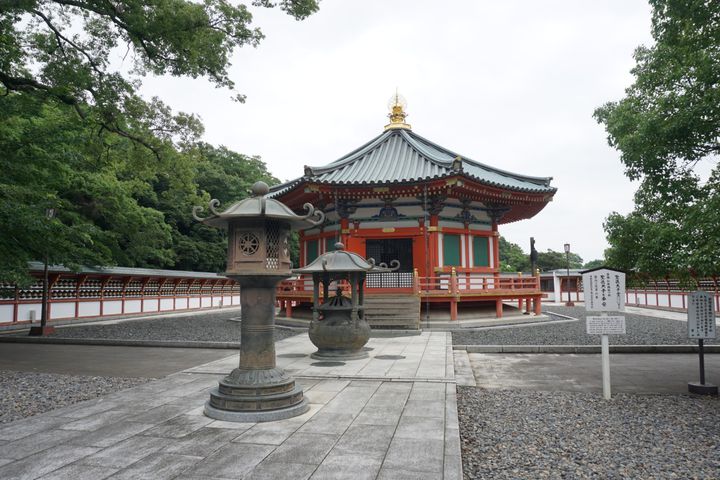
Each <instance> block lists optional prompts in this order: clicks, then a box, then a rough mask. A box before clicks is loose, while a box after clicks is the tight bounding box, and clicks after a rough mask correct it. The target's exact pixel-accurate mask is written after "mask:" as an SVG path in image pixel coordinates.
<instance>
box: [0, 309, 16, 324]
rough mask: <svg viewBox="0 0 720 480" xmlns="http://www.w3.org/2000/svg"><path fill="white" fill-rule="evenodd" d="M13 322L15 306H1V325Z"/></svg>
mask: <svg viewBox="0 0 720 480" xmlns="http://www.w3.org/2000/svg"><path fill="white" fill-rule="evenodd" d="M12 321H13V306H12V305H0V323H10V322H12Z"/></svg>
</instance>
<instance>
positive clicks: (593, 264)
mask: <svg viewBox="0 0 720 480" xmlns="http://www.w3.org/2000/svg"><path fill="white" fill-rule="evenodd" d="M606 263H607V262H606V261H605V260H602V259H600V258H598V259H595V260H590V261H589V262H585V265H583V266H582V268H584V269H586V270H590V269H591V268H598V267H603V266H605V265H606Z"/></svg>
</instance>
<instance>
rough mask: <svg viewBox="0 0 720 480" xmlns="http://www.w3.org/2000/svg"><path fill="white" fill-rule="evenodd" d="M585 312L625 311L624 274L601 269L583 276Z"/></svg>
mask: <svg viewBox="0 0 720 480" xmlns="http://www.w3.org/2000/svg"><path fill="white" fill-rule="evenodd" d="M582 278H583V290H584V291H585V310H587V311H589V312H624V311H625V274H624V273H622V272H618V271H615V270H610V269H607V268H603V269H600V270H594V271H592V272H588V273H585V274H583V276H582Z"/></svg>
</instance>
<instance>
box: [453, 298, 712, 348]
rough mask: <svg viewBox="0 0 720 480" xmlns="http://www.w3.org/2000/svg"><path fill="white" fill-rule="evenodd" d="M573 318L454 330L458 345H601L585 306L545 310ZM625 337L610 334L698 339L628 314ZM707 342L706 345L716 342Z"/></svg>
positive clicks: (682, 326) (641, 339)
mask: <svg viewBox="0 0 720 480" xmlns="http://www.w3.org/2000/svg"><path fill="white" fill-rule="evenodd" d="M543 310H545V311H546V312H556V313H560V314H563V315H567V316H570V317H574V318H579V319H580V321H577V322H567V323H551V324H545V325H532V326H522V327H511V328H499V329H475V330H471V329H468V330H462V331H453V332H452V337H453V344H455V345H599V344H600V340H599V337H598V336H597V335H588V334H587V333H585V316H586V313H585V309H584V308H583V307H561V306H557V307H556V306H552V307H550V306H548V307H544V308H543ZM624 316H625V325H626V331H627V334H626V335H610V344H611V345H690V344H696V343H697V341H696V340H689V339H688V338H687V323H686V322H682V321H679V320H669V319H665V318H656V317H649V316H645V315H635V314H629V313H625V314H624ZM717 341H718V340H706V341H705V343H708V344H709V343H717Z"/></svg>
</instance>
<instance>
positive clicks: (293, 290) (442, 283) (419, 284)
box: [277, 272, 540, 299]
mask: <svg viewBox="0 0 720 480" xmlns="http://www.w3.org/2000/svg"><path fill="white" fill-rule="evenodd" d="M342 284H343V285H344V290H346V291H347V285H346V282H342ZM366 290H367V291H368V293H372V292H375V291H377V292H381V291H386V290H393V289H391V288H371V287H368V288H366ZM394 290H405V291H408V292H412V293H414V294H416V295H420V296H423V297H424V296H431V297H443V296H445V297H461V296H483V295H487V296H502V295H515V294H526V293H527V294H536V293H540V281H539V279H538V278H537V277H530V276H525V277H520V276H518V277H500V276H498V277H491V276H483V277H479V276H472V275H471V274H457V273H455V272H451V273H450V274H447V275H442V274H441V275H439V276H434V277H420V276H418V275H414V276H413V282H412V285H411V287H410V288H398V289H394ZM312 293H313V282H312V278H311V277H299V278H294V279H289V280H285V281H283V282H281V283H280V284H279V285H278V289H277V295H278V297H280V298H283V299H306V298H312ZM320 295H321V296H322V291H321V292H320Z"/></svg>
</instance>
